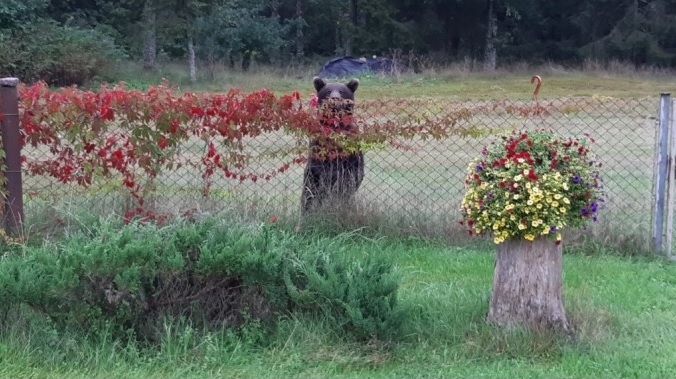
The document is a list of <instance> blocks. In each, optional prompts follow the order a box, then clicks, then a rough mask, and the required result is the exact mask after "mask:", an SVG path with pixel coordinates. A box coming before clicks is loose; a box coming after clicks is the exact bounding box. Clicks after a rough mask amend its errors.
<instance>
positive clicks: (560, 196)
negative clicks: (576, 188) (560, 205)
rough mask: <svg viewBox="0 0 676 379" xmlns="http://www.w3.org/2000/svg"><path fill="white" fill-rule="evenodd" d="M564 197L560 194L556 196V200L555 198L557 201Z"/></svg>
mask: <svg viewBox="0 0 676 379" xmlns="http://www.w3.org/2000/svg"><path fill="white" fill-rule="evenodd" d="M562 197H563V196H562V195H561V194H560V193H557V194H556V195H554V198H555V199H556V200H559V199H561V198H562Z"/></svg>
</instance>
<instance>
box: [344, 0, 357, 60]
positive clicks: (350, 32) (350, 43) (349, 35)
mask: <svg viewBox="0 0 676 379" xmlns="http://www.w3.org/2000/svg"><path fill="white" fill-rule="evenodd" d="M348 7H349V10H348V12H347V20H346V22H345V24H344V25H345V28H344V30H343V35H344V36H345V40H344V43H345V55H347V56H352V55H353V54H354V34H355V31H356V30H357V0H350V1H349V4H348Z"/></svg>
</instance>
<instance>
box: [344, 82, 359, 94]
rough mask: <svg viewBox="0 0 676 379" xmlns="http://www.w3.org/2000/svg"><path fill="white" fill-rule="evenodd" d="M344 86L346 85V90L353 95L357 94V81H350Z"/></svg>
mask: <svg viewBox="0 0 676 379" xmlns="http://www.w3.org/2000/svg"><path fill="white" fill-rule="evenodd" d="M346 85H347V88H349V89H350V91H352V93H355V92H357V88H358V87H359V79H352V80H350V82H349V83H347V84H346Z"/></svg>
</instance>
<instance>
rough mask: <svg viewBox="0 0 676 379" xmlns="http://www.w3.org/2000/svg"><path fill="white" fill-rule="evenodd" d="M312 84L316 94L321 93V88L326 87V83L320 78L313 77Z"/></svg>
mask: <svg viewBox="0 0 676 379" xmlns="http://www.w3.org/2000/svg"><path fill="white" fill-rule="evenodd" d="M312 84H314V86H315V90H316V91H317V92H319V91H321V90H322V88H324V86H325V85H326V82H325V81H324V79H322V78H320V77H319V76H315V77H314V79H312Z"/></svg>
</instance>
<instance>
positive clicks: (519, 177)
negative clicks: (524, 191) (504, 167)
mask: <svg viewBox="0 0 676 379" xmlns="http://www.w3.org/2000/svg"><path fill="white" fill-rule="evenodd" d="M521 178H523V176H521V175H517V176H515V177H514V181H515V182H518V181H519V180H521Z"/></svg>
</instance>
